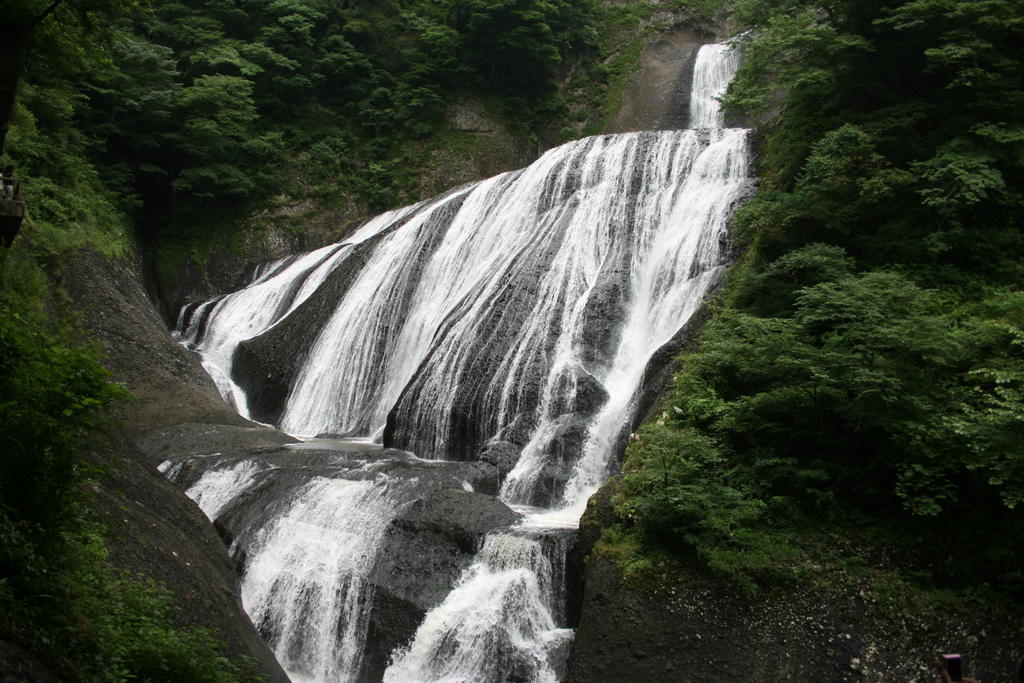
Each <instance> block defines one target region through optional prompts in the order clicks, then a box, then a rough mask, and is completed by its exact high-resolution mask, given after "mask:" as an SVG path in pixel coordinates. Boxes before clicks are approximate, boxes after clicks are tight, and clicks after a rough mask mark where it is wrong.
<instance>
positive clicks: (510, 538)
mask: <svg viewBox="0 0 1024 683" xmlns="http://www.w3.org/2000/svg"><path fill="white" fill-rule="evenodd" d="M549 538H550V537H549ZM549 538H548V539H546V538H545V537H543V536H535V537H531V536H529V535H525V534H523V533H522V532H518V533H517V532H509V533H498V534H492V535H490V536H488V538H487V540H486V541H485V543H484V546H483V549H482V550H481V551H480V554H479V559H478V560H477V562H475V563H474V564H473V565H472V566H471V567H470V568H469V569H467V570H466V571H465V572H464V573H463V575H462V576H461V577H460V578H459V581H458V583H457V584H456V586H455V588H454V589H453V590H452V592H451V594H450V595H449V596H448V598H447V599H446V600H445V601H444V603H443V604H442V605H441V606H440V607H438V608H437V609H435V610H433V611H431V612H430V613H429V614H428V615H427V618H426V619H425V620H424V621H423V624H422V625H421V626H420V628H419V630H418V631H417V632H416V637H415V639H414V640H413V642H412V644H411V645H410V646H409V648H408V649H406V650H404V651H400V652H399V653H396V654H397V658H396V661H395V662H394V663H393V664H392V666H391V667H390V668H389V669H388V670H387V672H386V673H385V675H384V681H385V683H404V682H408V681H452V682H453V683H454V681H474V682H476V683H501V681H505V680H510V679H511V680H524V681H525V680H529V681H538V683H540V682H543V683H548V682H550V683H555V682H556V681H557V680H558V675H557V672H556V669H555V663H554V662H553V661H552V657H551V654H552V653H553V652H558V650H559V649H560V648H562V647H563V646H565V645H568V643H569V642H570V640H571V638H572V631H571V630H570V629H567V628H564V627H560V626H559V625H558V624H557V622H556V619H555V618H554V617H553V615H557V614H559V612H560V610H561V609H562V606H563V605H564V602H565V597H564V592H563V591H564V574H565V552H566V547H565V546H566V543H565V539H564V537H562V538H561V539H560V540H561V543H559V542H557V541H558V539H557V538H556V542H555V543H546V542H545V541H546V540H549Z"/></svg>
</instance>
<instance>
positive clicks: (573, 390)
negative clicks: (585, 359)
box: [551, 368, 608, 415]
mask: <svg viewBox="0 0 1024 683" xmlns="http://www.w3.org/2000/svg"><path fill="white" fill-rule="evenodd" d="M559 396H560V398H559V399H557V400H556V401H555V402H554V404H553V405H552V406H551V412H552V413H554V414H556V415H564V414H566V413H577V414H583V415H593V414H594V413H596V412H597V411H598V410H600V408H601V406H603V405H604V404H605V403H607V401H608V391H607V390H606V389H605V388H604V386H603V385H602V384H601V382H600V381H599V380H598V379H597V378H596V377H594V376H593V375H591V374H590V373H589V372H587V371H585V370H583V369H582V368H579V369H577V371H576V373H575V374H574V376H571V377H565V378H564V380H563V388H562V389H561V391H559Z"/></svg>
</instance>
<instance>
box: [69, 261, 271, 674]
mask: <svg viewBox="0 0 1024 683" xmlns="http://www.w3.org/2000/svg"><path fill="white" fill-rule="evenodd" d="M141 270H142V269H141V266H140V264H139V263H138V262H137V261H132V260H130V259H127V260H115V259H110V258H106V257H102V256H99V255H97V254H94V253H91V252H87V251H83V252H80V253H79V254H78V255H77V256H76V257H75V258H68V259H66V260H64V261H63V262H62V264H61V273H60V278H61V280H62V282H63V284H64V286H65V287H66V288H67V290H68V293H69V295H70V297H71V302H72V305H73V307H74V310H75V312H76V313H77V314H78V315H79V316H80V318H81V321H82V324H83V326H84V328H85V330H86V332H87V333H88V335H89V337H90V338H91V339H93V340H95V341H96V342H97V343H98V344H99V346H100V348H101V350H102V352H103V357H102V360H103V363H104V365H106V366H107V367H108V368H109V369H110V371H111V373H112V375H113V377H114V379H116V380H117V381H119V382H123V383H124V384H125V385H126V386H127V388H128V389H129V390H130V391H131V392H132V393H133V394H135V395H136V396H137V397H138V398H137V400H135V401H132V402H126V403H124V404H123V405H122V406H120V407H119V409H118V417H120V418H121V419H122V420H123V421H124V427H123V429H122V437H123V438H121V439H119V440H118V441H117V443H115V444H113V445H112V449H111V454H110V455H109V456H108V457H107V458H106V459H105V461H104V464H105V470H106V474H105V475H104V476H103V477H101V478H99V479H98V481H97V482H96V485H95V488H94V492H95V495H94V500H95V505H96V508H97V510H98V513H99V515H100V518H101V519H102V521H103V523H104V525H105V526H106V527H107V529H108V530H109V540H108V547H109V551H110V562H111V563H112V564H113V565H114V566H115V567H117V568H119V569H122V570H125V571H128V572H130V573H132V574H135V575H138V576H142V577H146V578H151V579H154V580H156V581H158V582H160V583H161V584H163V585H164V586H166V587H167V588H168V589H169V590H170V591H171V593H172V595H173V599H172V601H171V604H172V620H173V623H174V624H175V625H177V626H184V627H202V628H207V629H209V630H210V631H211V633H212V634H213V635H214V637H216V638H218V639H220V640H222V641H223V642H224V643H225V646H226V649H225V654H226V655H227V656H229V657H231V658H234V659H238V658H240V657H243V656H245V657H249V658H251V659H252V660H253V661H254V662H255V663H256V665H257V667H258V668H259V669H260V670H261V671H262V672H263V673H264V674H265V675H266V676H267V677H268V678H269V680H271V681H282V682H284V681H287V677H286V676H285V674H284V672H283V671H282V670H281V667H280V666H279V665H278V663H277V661H276V660H275V659H274V657H273V655H272V654H271V652H270V650H269V649H268V648H267V646H266V645H265V644H264V643H263V642H262V640H261V639H260V637H259V634H258V633H257V632H256V630H255V629H254V628H253V626H252V623H251V622H250V620H249V618H248V616H246V614H245V612H244V611H243V610H242V606H241V600H240V597H239V589H238V581H237V578H236V576H235V574H234V572H233V565H232V563H231V560H230V558H229V557H228V555H227V551H226V549H225V547H224V546H223V544H222V543H221V542H220V539H219V538H218V537H217V534H216V532H215V531H214V530H213V527H212V526H211V525H210V524H209V522H208V520H207V519H206V517H205V516H204V515H203V513H202V512H201V511H200V510H199V508H198V507H197V506H196V505H195V504H194V503H193V502H192V501H190V500H189V499H188V498H187V497H185V496H184V495H183V494H182V493H181V492H180V491H179V490H178V489H177V488H175V487H174V486H173V485H172V484H171V483H170V482H168V481H167V480H166V478H164V477H163V476H162V475H161V474H159V473H158V472H157V471H156V470H155V468H154V467H153V466H152V464H151V463H153V462H155V461H156V460H157V459H158V458H159V456H157V457H153V456H151V455H150V454H148V453H146V452H145V451H144V450H141V449H139V448H137V447H136V441H137V442H138V443H140V444H142V445H143V448H144V447H145V446H147V445H150V444H151V443H156V441H154V442H147V441H146V435H147V434H149V433H151V432H155V431H159V430H161V429H165V428H171V427H174V426H175V425H179V424H182V423H196V424H198V423H218V424H220V425H222V426H224V427H226V428H227V429H239V430H241V431H242V432H245V431H246V430H250V429H256V427H257V426H256V425H253V424H252V423H251V422H249V421H248V420H245V419H243V418H241V417H240V416H238V414H237V413H235V412H234V411H232V410H231V409H230V408H229V407H228V406H227V405H226V404H225V403H224V402H223V400H221V398H220V396H219V395H218V393H217V390H216V387H215V386H214V384H213V381H212V380H210V378H209V377H208V376H207V375H206V373H205V371H204V370H203V369H202V367H201V366H200V364H199V362H198V360H197V359H196V357H195V356H194V355H193V354H191V353H189V352H188V351H187V350H186V349H184V348H183V347H182V346H181V345H179V344H177V343H176V342H175V341H174V340H173V339H171V337H170V335H169V333H168V331H167V328H166V327H165V325H164V322H163V320H162V318H161V317H160V315H159V314H158V313H157V312H156V309H155V308H154V307H153V305H152V303H151V302H150V300H149V298H148V296H147V294H146V290H145V288H144V286H143V284H142V281H143V278H142V276H141V275H140V273H141ZM186 431H187V430H186ZM157 440H159V439H157ZM173 440H174V437H169V438H168V440H167V441H165V442H164V443H169V442H173Z"/></svg>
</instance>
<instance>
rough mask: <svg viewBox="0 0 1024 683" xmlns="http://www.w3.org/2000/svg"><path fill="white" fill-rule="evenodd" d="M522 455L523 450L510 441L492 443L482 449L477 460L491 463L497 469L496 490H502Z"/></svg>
mask: <svg viewBox="0 0 1024 683" xmlns="http://www.w3.org/2000/svg"><path fill="white" fill-rule="evenodd" d="M521 453H522V448H521V447H519V446H517V445H516V444H514V443H511V442H510V441H491V442H488V443H487V444H485V445H484V447H483V448H481V449H480V454H479V455H478V456H477V459H478V460H480V461H481V462H486V463H490V464H491V465H494V466H495V467H496V468H497V470H498V474H497V478H496V481H495V488H500V487H501V483H502V482H503V481H505V477H507V476H508V473H509V472H511V471H512V468H513V467H515V466H516V463H517V462H519V456H520V455H521Z"/></svg>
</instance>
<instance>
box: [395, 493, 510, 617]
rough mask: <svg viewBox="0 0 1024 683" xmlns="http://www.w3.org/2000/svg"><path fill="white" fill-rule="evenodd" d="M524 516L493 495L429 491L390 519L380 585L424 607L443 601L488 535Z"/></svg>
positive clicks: (428, 607)
mask: <svg viewBox="0 0 1024 683" xmlns="http://www.w3.org/2000/svg"><path fill="white" fill-rule="evenodd" d="M519 519H520V515H519V514H517V513H515V512H513V511H512V510H510V509H509V508H508V506H507V505H505V504H504V503H502V502H501V501H499V500H497V499H496V498H493V497H491V496H485V495H481V494H478V493H470V492H468V491H461V490H456V489H439V490H434V491H430V492H428V493H427V495H425V496H423V497H421V498H419V499H417V500H416V501H414V502H413V503H412V504H411V505H410V506H408V507H407V508H405V509H404V510H403V511H402V512H401V514H399V516H398V517H397V518H396V519H395V520H394V521H393V522H392V523H391V526H390V527H389V528H388V530H387V533H386V536H385V540H384V543H385V547H384V550H383V552H382V553H381V563H380V565H379V566H378V569H377V573H376V581H377V583H379V584H381V585H384V586H387V588H388V590H389V591H390V592H391V593H392V594H393V595H396V596H398V597H401V598H403V599H405V600H408V601H409V602H411V603H413V604H415V605H417V606H419V607H421V608H423V609H430V608H431V607H434V606H435V605H438V604H440V602H441V601H442V600H443V599H444V597H445V596H446V595H447V594H448V592H449V591H450V590H451V587H452V586H453V585H454V583H455V580H456V579H457V578H458V577H459V575H460V574H461V573H462V570H463V569H465V568H466V567H468V566H469V564H470V563H471V562H472V560H473V557H474V556H475V555H476V551H477V549H478V548H479V547H480V545H481V544H482V543H483V539H484V536H486V535H487V533H488V532H490V531H494V530H496V529H501V528H504V527H508V526H511V525H512V524H513V523H514V522H516V521H517V520H519Z"/></svg>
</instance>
